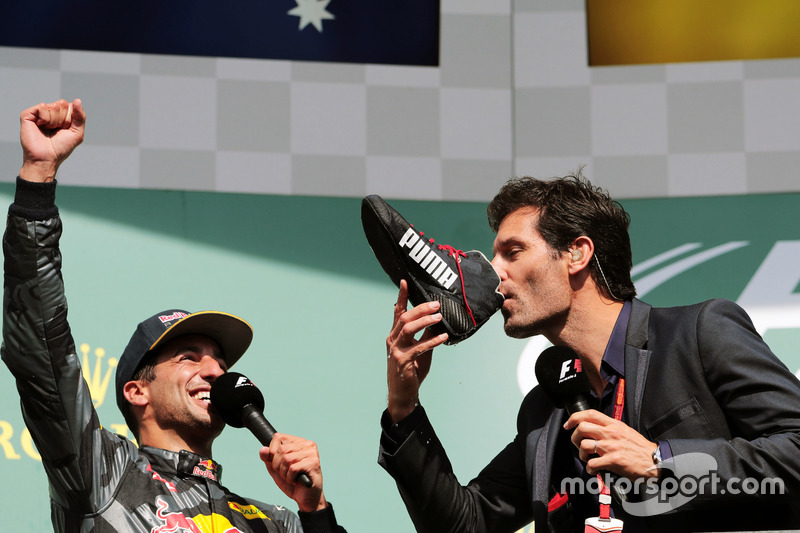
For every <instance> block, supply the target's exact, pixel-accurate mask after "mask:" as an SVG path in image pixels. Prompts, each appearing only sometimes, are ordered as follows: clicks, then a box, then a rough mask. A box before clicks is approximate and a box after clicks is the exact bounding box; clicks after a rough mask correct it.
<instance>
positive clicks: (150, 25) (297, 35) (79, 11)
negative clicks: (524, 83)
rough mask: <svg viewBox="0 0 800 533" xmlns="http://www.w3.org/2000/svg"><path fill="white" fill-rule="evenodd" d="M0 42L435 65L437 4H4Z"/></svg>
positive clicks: (349, 0)
mask: <svg viewBox="0 0 800 533" xmlns="http://www.w3.org/2000/svg"><path fill="white" fill-rule="evenodd" d="M2 11H3V13H2V16H0V46H19V47H33V48H55V49H72V50H101V51H110V52H133V53H141V54H174V55H191V56H211V57H242V58H259V59H291V60H301V61H335V62H346V63H382V64H395V65H425V66H436V65H438V64H439V0H189V1H187V0H137V1H133V0H69V1H64V0H10V1H9V2H5V3H4V5H3V10H2Z"/></svg>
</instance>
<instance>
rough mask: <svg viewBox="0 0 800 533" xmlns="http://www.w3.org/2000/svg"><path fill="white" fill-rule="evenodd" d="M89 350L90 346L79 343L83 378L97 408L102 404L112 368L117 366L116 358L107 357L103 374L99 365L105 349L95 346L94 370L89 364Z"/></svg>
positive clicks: (101, 364) (101, 363) (101, 362)
mask: <svg viewBox="0 0 800 533" xmlns="http://www.w3.org/2000/svg"><path fill="white" fill-rule="evenodd" d="M90 350H91V347H90V346H89V345H88V344H86V343H84V344H81V353H82V354H83V360H82V361H81V368H82V369H83V379H85V380H86V384H87V385H88V386H89V392H90V393H91V395H92V402H93V403H94V406H95V408H98V407H100V406H101V405H103V401H104V400H105V398H106V392H107V391H108V383H109V381H110V380H111V374H112V373H113V370H114V368H115V367H116V366H117V360H116V359H115V358H113V357H111V358H110V359H108V368H107V369H106V372H105V374H103V373H102V368H101V367H102V366H103V357H104V356H105V355H106V351H105V350H104V349H103V348H95V350H94V355H95V365H94V371H92V370H91V369H90V366H89V351H90Z"/></svg>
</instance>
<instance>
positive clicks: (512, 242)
mask: <svg viewBox="0 0 800 533" xmlns="http://www.w3.org/2000/svg"><path fill="white" fill-rule="evenodd" d="M517 245H519V246H523V247H525V243H524V242H523V241H522V240H520V239H518V238H517V237H514V236H511V237H508V238H507V239H504V240H502V241H500V242H499V243H498V242H495V244H494V246H492V253H493V254H495V255H497V253H498V252H499V251H500V250H502V249H507V248H510V247H512V246H517Z"/></svg>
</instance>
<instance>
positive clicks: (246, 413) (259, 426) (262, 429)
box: [242, 403, 311, 488]
mask: <svg viewBox="0 0 800 533" xmlns="http://www.w3.org/2000/svg"><path fill="white" fill-rule="evenodd" d="M242 422H243V423H244V426H245V427H246V428H247V429H249V430H250V431H251V432H252V433H253V435H255V436H256V438H257V439H258V442H260V443H261V444H262V445H264V446H269V443H270V442H272V437H274V436H275V433H277V431H275V428H274V427H272V424H270V423H269V421H268V420H267V417H265V416H264V413H262V412H261V411H259V409H258V408H257V407H255V406H254V405H253V404H251V403H249V404H247V405H245V406H244V407H243V408H242ZM297 480H298V481H299V482H300V483H302V484H303V485H304V486H306V487H308V488H311V478H310V477H308V474H306V473H305V472H300V474H299V475H298V476H297Z"/></svg>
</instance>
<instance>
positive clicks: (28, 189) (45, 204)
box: [8, 176, 58, 220]
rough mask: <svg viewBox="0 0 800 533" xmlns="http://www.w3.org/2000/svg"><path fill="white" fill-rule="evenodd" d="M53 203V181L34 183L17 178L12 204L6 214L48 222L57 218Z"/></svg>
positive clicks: (54, 199) (54, 194) (56, 208)
mask: <svg viewBox="0 0 800 533" xmlns="http://www.w3.org/2000/svg"><path fill="white" fill-rule="evenodd" d="M55 202H56V181H55V180H53V181H52V182H50V183H35V182H32V181H25V180H24V179H22V178H20V177H19V176H17V188H16V192H15V194H14V203H13V204H11V207H9V208H8V214H9V215H14V216H18V217H22V218H24V219H26V220H48V219H51V218H55V217H57V216H58V207H56V203H55Z"/></svg>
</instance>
